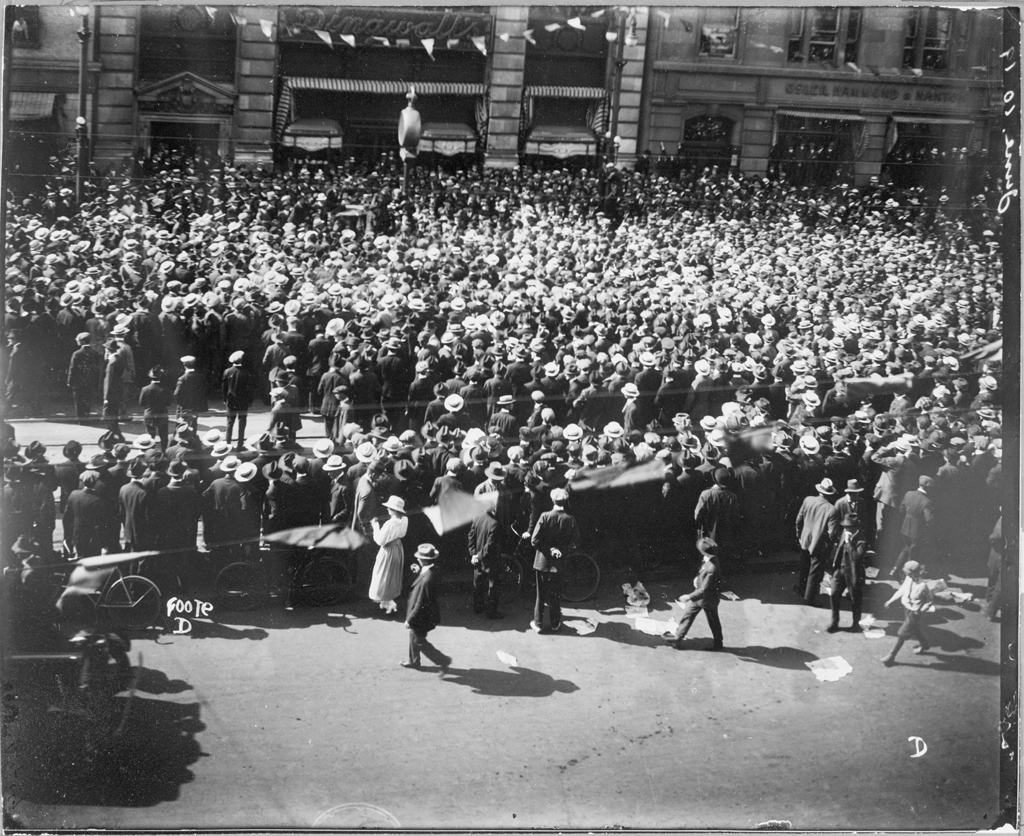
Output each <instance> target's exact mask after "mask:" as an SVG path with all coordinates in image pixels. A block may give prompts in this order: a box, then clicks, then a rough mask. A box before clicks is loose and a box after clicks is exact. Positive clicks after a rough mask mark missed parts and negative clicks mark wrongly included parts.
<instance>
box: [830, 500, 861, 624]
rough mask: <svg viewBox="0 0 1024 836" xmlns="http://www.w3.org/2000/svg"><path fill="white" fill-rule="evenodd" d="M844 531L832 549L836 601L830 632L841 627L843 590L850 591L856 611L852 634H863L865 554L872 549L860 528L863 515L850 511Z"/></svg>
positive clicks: (853, 608)
mask: <svg viewBox="0 0 1024 836" xmlns="http://www.w3.org/2000/svg"><path fill="white" fill-rule="evenodd" d="M841 525H842V527H843V533H842V534H841V535H840V537H839V542H837V543H836V545H835V548H834V549H833V550H832V559H831V561H830V565H829V571H830V572H831V573H832V591H831V593H830V594H829V601H830V603H831V604H832V623H831V624H830V625H829V626H828V632H829V633H835V632H837V631H838V630H839V604H840V602H841V601H842V598H843V592H844V591H845V590H847V589H849V590H850V608H851V609H852V610H853V624H852V625H851V627H850V632H851V633H859V632H861V629H860V611H861V601H862V600H863V596H864V577H865V573H864V556H865V555H866V554H867V551H868V544H867V540H866V539H865V538H864V534H863V532H862V531H861V529H860V518H859V517H857V516H856V515H854V514H847V515H846V516H844V517H843V521H842V523H841Z"/></svg>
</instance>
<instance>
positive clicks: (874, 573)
mask: <svg viewBox="0 0 1024 836" xmlns="http://www.w3.org/2000/svg"><path fill="white" fill-rule="evenodd" d="M864 574H866V575H867V576H868V577H869V578H877V577H878V567H877V566H868V568H867V569H865V570H864Z"/></svg>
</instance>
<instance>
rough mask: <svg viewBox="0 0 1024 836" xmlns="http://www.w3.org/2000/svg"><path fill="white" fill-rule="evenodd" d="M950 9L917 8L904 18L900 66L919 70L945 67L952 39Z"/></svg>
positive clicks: (952, 14)
mask: <svg viewBox="0 0 1024 836" xmlns="http://www.w3.org/2000/svg"><path fill="white" fill-rule="evenodd" d="M954 14H955V13H954V11H953V10H952V9H917V10H916V11H914V12H911V14H910V16H909V17H908V18H907V28H906V35H905V37H904V40H903V66H904V67H906V68H908V69H919V70H948V69H949V51H950V49H949V48H950V45H951V42H952V39H953V20H954Z"/></svg>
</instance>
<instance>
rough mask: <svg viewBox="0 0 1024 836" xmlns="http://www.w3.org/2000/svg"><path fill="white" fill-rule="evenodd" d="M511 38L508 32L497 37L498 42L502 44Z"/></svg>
mask: <svg viewBox="0 0 1024 836" xmlns="http://www.w3.org/2000/svg"><path fill="white" fill-rule="evenodd" d="M511 37H512V36H511V35H510V34H509V33H508V32H502V33H501V34H500V35H498V40H499V41H503V42H504V43H508V39H509V38H511Z"/></svg>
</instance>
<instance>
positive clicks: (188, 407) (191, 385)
mask: <svg viewBox="0 0 1024 836" xmlns="http://www.w3.org/2000/svg"><path fill="white" fill-rule="evenodd" d="M181 365H182V366H184V367H185V371H184V372H182V374H181V377H179V378H178V385H177V386H175V388H174V400H175V401H177V403H178V418H179V419H181V420H183V421H186V422H187V423H188V424H189V426H191V427H192V429H196V426H197V424H198V422H199V414H200V413H201V412H206V410H207V402H206V378H205V377H203V374H202V372H199V371H197V370H196V358H195V357H193V356H192V355H191V354H189V355H186V356H185V357H182V358H181Z"/></svg>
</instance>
